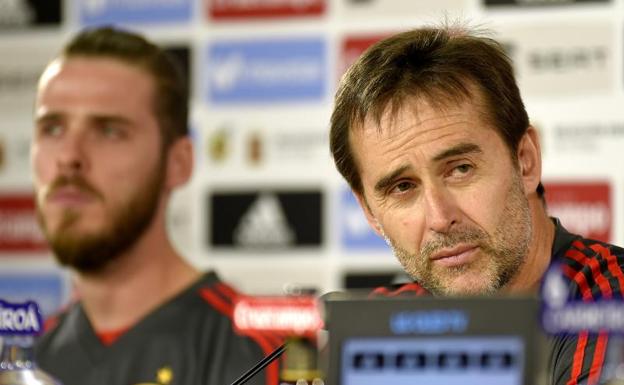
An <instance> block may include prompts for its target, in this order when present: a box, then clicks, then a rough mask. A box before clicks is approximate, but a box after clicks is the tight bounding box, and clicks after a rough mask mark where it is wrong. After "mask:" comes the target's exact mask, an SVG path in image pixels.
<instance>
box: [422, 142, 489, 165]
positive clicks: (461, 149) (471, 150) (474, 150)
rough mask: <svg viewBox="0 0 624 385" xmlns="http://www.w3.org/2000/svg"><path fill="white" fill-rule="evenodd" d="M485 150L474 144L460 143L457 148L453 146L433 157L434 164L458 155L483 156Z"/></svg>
mask: <svg viewBox="0 0 624 385" xmlns="http://www.w3.org/2000/svg"><path fill="white" fill-rule="evenodd" d="M482 153H483V150H481V147H479V146H478V145H476V144H474V143H460V144H458V145H456V146H453V147H451V148H449V149H446V150H444V151H442V152H441V153H439V154H437V155H436V156H434V157H433V161H434V162H439V161H441V160H443V159H446V158H450V157H452V156H457V155H466V154H482Z"/></svg>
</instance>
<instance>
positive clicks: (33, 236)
mask: <svg viewBox="0 0 624 385" xmlns="http://www.w3.org/2000/svg"><path fill="white" fill-rule="evenodd" d="M43 250H47V243H46V241H45V238H44V236H43V234H42V232H41V229H40V228H39V224H38V222H37V215H36V213H35V202H34V198H33V197H32V196H31V195H17V194H16V195H2V196H0V253H12V252H33V251H35V252H36V251H43Z"/></svg>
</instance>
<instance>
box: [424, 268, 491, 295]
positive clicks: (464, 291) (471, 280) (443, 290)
mask: <svg viewBox="0 0 624 385" xmlns="http://www.w3.org/2000/svg"><path fill="white" fill-rule="evenodd" d="M432 286H433V287H435V289H434V291H436V292H438V294H440V295H448V296H479V295H490V294H493V293H495V292H496V289H495V288H494V285H493V284H492V282H491V279H490V277H484V276H483V274H482V273H481V274H478V273H476V272H472V271H468V272H464V273H462V274H460V275H456V276H453V277H448V276H447V277H443V278H438V280H437V284H434V285H432Z"/></svg>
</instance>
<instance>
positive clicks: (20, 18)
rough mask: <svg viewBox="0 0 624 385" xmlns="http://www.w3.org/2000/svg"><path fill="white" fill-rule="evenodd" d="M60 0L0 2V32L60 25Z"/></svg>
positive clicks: (2, 0) (3, 0) (4, 0)
mask: <svg viewBox="0 0 624 385" xmlns="http://www.w3.org/2000/svg"><path fill="white" fill-rule="evenodd" d="M61 9H62V2H61V0H0V30H1V29H22V28H29V27H33V26H51V25H59V24H60V23H61Z"/></svg>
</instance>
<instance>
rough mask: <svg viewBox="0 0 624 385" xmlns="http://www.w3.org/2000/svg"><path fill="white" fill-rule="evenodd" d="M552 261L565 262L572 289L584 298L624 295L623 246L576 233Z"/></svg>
mask: <svg viewBox="0 0 624 385" xmlns="http://www.w3.org/2000/svg"><path fill="white" fill-rule="evenodd" d="M553 262H554V263H557V264H560V265H561V266H562V270H563V274H564V276H566V277H567V278H568V279H569V280H570V285H571V288H572V292H573V294H574V295H575V296H578V297H580V298H583V299H584V300H591V299H598V298H612V297H616V298H621V297H622V296H623V293H624V248H622V247H620V246H616V245H613V244H610V243H606V242H603V241H599V240H594V239H589V238H584V237H581V236H577V237H575V238H574V240H573V241H572V242H571V243H570V244H569V245H568V246H567V247H566V248H564V249H562V250H560V252H559V253H557V254H556V255H554V256H553Z"/></svg>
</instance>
